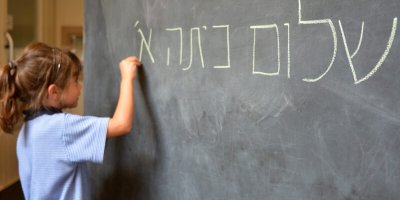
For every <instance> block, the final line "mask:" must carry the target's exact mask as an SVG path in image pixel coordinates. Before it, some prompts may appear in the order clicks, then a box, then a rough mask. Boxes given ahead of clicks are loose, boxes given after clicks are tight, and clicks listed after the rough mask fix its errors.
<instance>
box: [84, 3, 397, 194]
mask: <svg viewBox="0 0 400 200" xmlns="http://www.w3.org/2000/svg"><path fill="white" fill-rule="evenodd" d="M399 14H400V1H398V0H380V1H375V0H346V1H343V0H319V1H315V0H290V1H289V0H269V1H264V0H236V1H231V0H213V1H211V0H185V1H184V0H180V1H178V0H136V1H134V0H118V1H111V0H86V1H85V55H84V56H85V84H84V87H85V113H86V114H88V115H96V116H111V115H112V114H113V111H114V109H115V106H116V102H117V98H118V94H119V81H120V74H119V69H118V63H119V61H120V60H121V59H122V58H124V57H126V56H128V55H132V54H133V55H137V56H140V58H141V60H142V62H143V64H144V66H143V68H142V69H141V70H140V73H139V76H138V78H137V80H136V81H135V120H134V130H133V131H132V134H130V135H127V136H123V137H121V138H118V139H112V140H109V141H108V142H107V147H106V151H105V158H104V163H103V165H96V166H91V171H92V178H91V181H92V184H93V196H94V199H146V200H156V199H163V200H164V199H166V200H180V199H181V200H187V199H190V200H192V199H194V200H197V199H199V200H200V199H246V200H247V199H251V200H254V199H271V200H281V199H283V200H286V199H288V200H310V199H316V200H321V199H325V200H338V199H343V200H355V199H363V200H377V199H379V200H386V199H387V200H389V199H390V200H392V199H399V198H400V190H399V187H400V92H399V91H400V78H399V76H400V67H399V63H400V58H399V55H400V47H399V42H400V39H399V37H400V32H399V30H398V19H397V17H398V15H399Z"/></svg>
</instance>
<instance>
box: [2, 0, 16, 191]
mask: <svg viewBox="0 0 400 200" xmlns="http://www.w3.org/2000/svg"><path fill="white" fill-rule="evenodd" d="M5 8H7V0H0V32H1V33H2V35H3V34H4V33H5V30H6V23H7V22H6V20H5V19H7V12H6V9H5ZM4 45H5V38H4V37H3V38H1V39H0V47H4ZM5 55H6V52H5V49H4V48H0V63H5V62H6V56H5ZM15 143H16V134H13V135H6V134H4V133H2V132H1V131H0V191H1V190H3V189H4V188H6V187H7V186H9V185H11V184H12V183H14V182H15V181H16V180H18V172H17V159H16V156H15V155H16V152H15Z"/></svg>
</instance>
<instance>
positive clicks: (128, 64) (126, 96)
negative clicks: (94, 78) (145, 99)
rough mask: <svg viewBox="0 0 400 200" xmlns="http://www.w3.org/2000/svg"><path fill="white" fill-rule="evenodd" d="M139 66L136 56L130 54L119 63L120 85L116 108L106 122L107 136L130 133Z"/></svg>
mask: <svg viewBox="0 0 400 200" xmlns="http://www.w3.org/2000/svg"><path fill="white" fill-rule="evenodd" d="M139 66H141V63H140V61H139V59H138V58H136V57H134V56H132V57H128V58H125V59H124V60H122V61H121V62H120V63H119V69H120V71H121V85H120V93H119V98H118V104H117V108H116V109H115V112H114V115H113V117H112V118H111V119H110V121H109V122H108V128H107V138H111V137H116V136H120V135H124V134H127V133H130V132H131V130H132V122H133V113H134V89H133V88H134V87H133V83H134V80H135V78H136V73H137V68H138V67H139Z"/></svg>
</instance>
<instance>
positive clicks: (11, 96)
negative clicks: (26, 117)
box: [0, 62, 22, 133]
mask: <svg viewBox="0 0 400 200" xmlns="http://www.w3.org/2000/svg"><path fill="white" fill-rule="evenodd" d="M16 73H17V66H16V64H15V63H13V62H10V63H9V64H7V65H4V66H3V67H1V68H0V128H1V129H2V130H3V131H4V132H6V133H12V132H13V130H14V128H15V126H16V124H17V123H18V122H19V119H20V118H21V116H22V110H21V109H20V106H19V104H20V103H19V101H18V89H17V86H16V81H15V79H16Z"/></svg>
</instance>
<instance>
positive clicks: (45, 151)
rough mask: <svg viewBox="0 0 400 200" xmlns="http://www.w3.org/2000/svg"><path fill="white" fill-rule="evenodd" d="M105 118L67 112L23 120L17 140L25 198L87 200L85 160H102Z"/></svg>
mask: <svg viewBox="0 0 400 200" xmlns="http://www.w3.org/2000/svg"><path fill="white" fill-rule="evenodd" d="M108 121H109V118H99V117H90V116H79V115H72V114H67V113H55V114H44V115H41V116H39V117H36V118H34V119H32V120H29V121H26V122H25V123H24V125H23V126H22V128H21V130H20V133H19V136H18V141H17V155H18V163H19V176H20V180H21V184H22V189H23V192H24V196H25V199H27V200H36V199H37V200H46V199H51V200H56V199H57V200H61V199H68V200H79V199H82V200H87V199H90V184H89V175H88V168H87V163H88V162H93V163H102V162H103V155H104V149H105V142H106V136H107V126H108Z"/></svg>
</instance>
